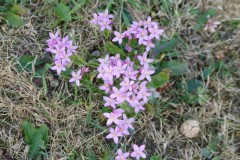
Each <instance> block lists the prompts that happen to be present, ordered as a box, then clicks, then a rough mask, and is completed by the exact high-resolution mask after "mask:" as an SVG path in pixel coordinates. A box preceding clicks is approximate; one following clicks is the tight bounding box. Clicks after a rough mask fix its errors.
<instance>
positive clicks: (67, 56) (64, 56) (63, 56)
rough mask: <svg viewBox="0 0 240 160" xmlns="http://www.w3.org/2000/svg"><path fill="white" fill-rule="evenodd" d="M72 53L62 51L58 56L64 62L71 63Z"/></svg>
mask: <svg viewBox="0 0 240 160" xmlns="http://www.w3.org/2000/svg"><path fill="white" fill-rule="evenodd" d="M71 55H72V53H71V52H68V53H66V52H62V53H61V54H60V55H59V56H58V57H59V58H61V59H62V62H63V63H70V62H71V59H70V56H71Z"/></svg>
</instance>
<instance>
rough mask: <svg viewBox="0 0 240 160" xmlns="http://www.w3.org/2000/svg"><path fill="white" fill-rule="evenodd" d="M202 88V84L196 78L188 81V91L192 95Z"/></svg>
mask: <svg viewBox="0 0 240 160" xmlns="http://www.w3.org/2000/svg"><path fill="white" fill-rule="evenodd" d="M201 86H202V82H201V81H199V80H198V79H196V78H193V79H191V80H189V81H188V84H187V91H188V92H191V93H193V92H196V91H197V90H198V88H199V87H201Z"/></svg>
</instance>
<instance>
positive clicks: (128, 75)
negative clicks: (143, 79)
mask: <svg viewBox="0 0 240 160" xmlns="http://www.w3.org/2000/svg"><path fill="white" fill-rule="evenodd" d="M137 73H138V71H133V68H132V67H130V66H128V67H127V69H126V71H125V73H124V75H125V77H126V78H128V79H132V80H136V74H137Z"/></svg>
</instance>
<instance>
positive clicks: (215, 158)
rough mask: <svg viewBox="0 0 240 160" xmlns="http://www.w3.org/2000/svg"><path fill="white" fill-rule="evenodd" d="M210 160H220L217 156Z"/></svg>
mask: <svg viewBox="0 0 240 160" xmlns="http://www.w3.org/2000/svg"><path fill="white" fill-rule="evenodd" d="M212 160H220V157H219V156H216V157H214V158H213V159H212Z"/></svg>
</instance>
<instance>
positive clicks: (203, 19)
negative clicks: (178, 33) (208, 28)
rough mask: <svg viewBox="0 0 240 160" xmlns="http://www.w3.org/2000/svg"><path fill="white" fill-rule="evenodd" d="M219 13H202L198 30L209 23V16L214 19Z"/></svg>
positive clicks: (210, 10) (211, 11) (198, 21)
mask: <svg viewBox="0 0 240 160" xmlns="http://www.w3.org/2000/svg"><path fill="white" fill-rule="evenodd" d="M216 13H217V11H216V10H215V9H209V10H207V11H206V12H204V13H202V14H201V15H200V16H199V18H198V19H197V26H196V27H195V29H196V30H200V29H202V28H203V27H204V26H205V24H206V23H207V21H208V16H210V17H212V16H214V15H215V14H216Z"/></svg>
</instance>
